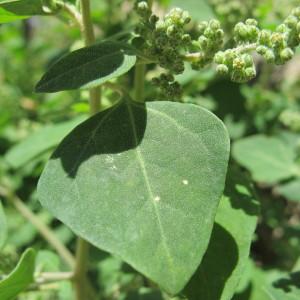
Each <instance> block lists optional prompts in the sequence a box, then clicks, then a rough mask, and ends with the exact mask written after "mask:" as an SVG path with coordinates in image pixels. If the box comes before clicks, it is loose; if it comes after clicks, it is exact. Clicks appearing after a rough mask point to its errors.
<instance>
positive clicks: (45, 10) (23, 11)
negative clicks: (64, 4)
mask: <svg viewBox="0 0 300 300" xmlns="http://www.w3.org/2000/svg"><path fill="white" fill-rule="evenodd" d="M53 3H54V2H53V1H51V0H5V1H0V23H6V22H12V21H16V20H20V19H24V18H29V17H30V16H34V15H49V14H53V13H55V12H56V11H57V10H58V8H57V7H56V5H55V4H53Z"/></svg>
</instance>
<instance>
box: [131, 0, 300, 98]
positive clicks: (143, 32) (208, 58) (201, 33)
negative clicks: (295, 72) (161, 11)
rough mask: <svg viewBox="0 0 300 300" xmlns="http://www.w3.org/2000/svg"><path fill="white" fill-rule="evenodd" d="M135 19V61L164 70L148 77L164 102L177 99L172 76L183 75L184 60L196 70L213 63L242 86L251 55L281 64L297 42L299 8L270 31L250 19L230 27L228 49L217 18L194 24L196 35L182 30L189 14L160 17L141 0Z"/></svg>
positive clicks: (251, 69) (249, 74) (251, 72)
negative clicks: (138, 55)
mask: <svg viewBox="0 0 300 300" xmlns="http://www.w3.org/2000/svg"><path fill="white" fill-rule="evenodd" d="M136 11H137V13H138V14H139V16H140V18H141V21H140V23H139V25H138V26H137V28H136V34H137V36H136V37H135V38H134V39H133V45H134V46H135V47H136V48H138V50H139V51H140V53H141V57H143V58H144V59H148V60H149V62H155V63H157V64H158V65H159V66H160V67H162V68H163V69H165V70H166V73H164V74H162V75H160V77H158V78H153V82H154V84H156V85H158V86H159V87H160V88H161V90H162V92H163V93H164V94H165V95H166V96H167V97H169V98H174V97H175V98H176V97H180V95H181V88H180V85H179V83H178V82H177V81H176V80H175V78H174V75H177V74H181V73H183V71H184V69H185V64H184V63H185V62H189V63H190V64H191V66H192V68H193V69H195V70H200V69H202V68H204V67H205V66H207V65H209V64H212V63H214V64H216V70H217V72H218V73H219V74H221V75H229V76H230V78H231V80H232V81H234V82H238V83H242V82H247V81H249V80H251V79H253V78H254V77H255V76H256V67H255V63H254V59H253V54H254V52H256V53H258V54H259V55H261V56H262V57H263V58H264V59H265V60H266V61H267V62H268V63H272V64H276V65H281V64H284V63H286V62H287V61H288V60H290V59H291V58H292V57H293V55H294V52H295V48H296V47H297V46H298V45H299V43H300V7H297V8H295V9H294V10H293V11H292V12H291V14H290V15H289V16H288V17H287V18H286V19H285V20H284V22H283V23H282V24H280V25H279V26H278V27H277V28H276V29H275V31H271V30H265V29H260V28H259V26H258V22H257V21H256V20H255V19H247V20H246V21H245V22H239V23H237V24H236V25H235V26H234V29H233V43H232V44H233V47H232V48H229V49H226V48H225V47H224V45H225V42H224V36H225V33H224V29H222V27H221V24H220V22H219V21H218V20H214V19H213V20H210V21H208V22H207V21H204V22H201V23H200V24H198V26H197V34H196V37H194V35H193V37H192V35H191V34H189V32H188V30H187V29H186V25H187V24H189V23H190V22H191V17H190V16H189V13H188V12H186V11H183V10H182V9H180V8H174V9H172V10H171V11H170V12H169V13H168V14H166V15H165V16H164V17H163V18H162V19H160V18H159V17H158V16H156V15H155V14H154V13H153V12H152V10H151V7H150V5H149V4H148V3H147V2H146V1H139V2H137V3H136Z"/></svg>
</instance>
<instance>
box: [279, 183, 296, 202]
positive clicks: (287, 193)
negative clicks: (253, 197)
mask: <svg viewBox="0 0 300 300" xmlns="http://www.w3.org/2000/svg"><path fill="white" fill-rule="evenodd" d="M275 191H276V192H278V193H279V194H280V195H282V196H283V197H285V198H286V199H287V200H290V201H294V202H300V179H296V180H292V181H290V182H288V183H284V184H281V185H279V186H278V187H276V188H275Z"/></svg>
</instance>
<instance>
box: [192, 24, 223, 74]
mask: <svg viewBox="0 0 300 300" xmlns="http://www.w3.org/2000/svg"><path fill="white" fill-rule="evenodd" d="M223 38H224V31H223V30H222V29H221V24H220V22H219V21H217V20H210V21H209V22H206V21H204V22H201V23H200V24H199V37H198V40H195V41H193V44H192V45H193V46H192V47H191V49H192V50H193V51H198V55H197V56H194V57H193V56H191V57H190V61H191V63H192V67H193V68H194V69H196V70H197V69H201V68H203V67H205V66H206V65H207V64H210V63H211V62H212V61H213V58H214V55H215V54H216V53H217V52H218V51H219V50H220V49H222V46H223Z"/></svg>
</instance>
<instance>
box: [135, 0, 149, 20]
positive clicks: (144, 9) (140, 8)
mask: <svg viewBox="0 0 300 300" xmlns="http://www.w3.org/2000/svg"><path fill="white" fill-rule="evenodd" d="M136 10H137V13H138V14H139V15H140V16H142V17H148V16H150V14H151V11H150V9H149V6H148V3H147V2H146V1H141V2H139V3H138V4H137V7H136Z"/></svg>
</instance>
